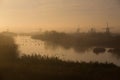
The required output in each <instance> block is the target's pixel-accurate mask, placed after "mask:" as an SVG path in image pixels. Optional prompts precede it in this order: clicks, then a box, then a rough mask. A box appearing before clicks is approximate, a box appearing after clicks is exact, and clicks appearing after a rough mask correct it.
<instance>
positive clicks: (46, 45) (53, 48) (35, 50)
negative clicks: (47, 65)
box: [15, 36, 120, 66]
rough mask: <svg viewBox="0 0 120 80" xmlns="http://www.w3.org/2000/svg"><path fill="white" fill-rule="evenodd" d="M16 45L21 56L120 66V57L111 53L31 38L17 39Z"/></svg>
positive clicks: (20, 37) (19, 37)
mask: <svg viewBox="0 0 120 80" xmlns="http://www.w3.org/2000/svg"><path fill="white" fill-rule="evenodd" d="M15 41H16V44H18V45H19V51H20V56H21V55H24V54H26V55H32V54H38V55H39V54H40V55H41V56H48V57H58V58H59V59H62V60H65V61H68V60H69V61H79V62H82V61H84V62H91V61H92V62H96V61H97V62H102V63H105V62H108V63H114V64H116V65H118V66H120V58H118V57H120V55H116V54H113V53H110V52H107V49H106V51H105V52H102V54H101V52H100V53H99V54H95V53H94V52H93V48H88V47H78V46H74V47H73V46H72V47H71V46H68V45H65V46H64V45H58V44H55V43H50V42H44V41H40V40H34V39H31V37H30V36H17V37H15Z"/></svg>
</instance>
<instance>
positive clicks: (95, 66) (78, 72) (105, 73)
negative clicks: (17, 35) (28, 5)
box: [0, 36, 120, 80]
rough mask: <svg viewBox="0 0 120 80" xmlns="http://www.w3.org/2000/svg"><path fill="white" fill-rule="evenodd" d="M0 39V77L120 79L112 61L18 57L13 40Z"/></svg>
mask: <svg viewBox="0 0 120 80" xmlns="http://www.w3.org/2000/svg"><path fill="white" fill-rule="evenodd" d="M0 39H1V40H0V44H2V45H0V47H1V48H0V57H1V58H3V59H1V62H0V80H120V68H119V67H117V66H115V65H114V64H107V63H106V64H102V63H97V62H96V63H92V62H91V63H85V62H82V63H78V62H70V61H68V62H65V61H62V60H59V59H58V58H48V57H42V56H37V55H34V56H22V57H21V58H18V57H17V54H18V53H17V46H16V45H15V44H14V40H13V39H12V38H11V37H9V36H1V37H0ZM6 43H7V44H6ZM8 44H9V46H8ZM3 45H4V47H2V46H3ZM5 45H6V46H5ZM13 46H14V47H13ZM3 54H6V55H7V56H6V55H3Z"/></svg>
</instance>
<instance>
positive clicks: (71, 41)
mask: <svg viewBox="0 0 120 80" xmlns="http://www.w3.org/2000/svg"><path fill="white" fill-rule="evenodd" d="M32 38H33V39H38V40H42V41H45V42H48V43H52V44H55V45H60V46H62V47H64V48H65V49H70V48H71V47H72V48H74V49H75V50H76V51H78V52H80V51H83V52H84V51H86V50H87V49H89V48H93V49H94V50H93V51H95V53H101V52H105V48H110V50H109V51H108V52H111V53H117V54H118V53H120V35H119V34H118V35H117V34H113V33H102V32H88V33H80V32H76V33H64V32H57V31H46V32H43V33H41V34H35V35H32ZM96 51H97V52H96Z"/></svg>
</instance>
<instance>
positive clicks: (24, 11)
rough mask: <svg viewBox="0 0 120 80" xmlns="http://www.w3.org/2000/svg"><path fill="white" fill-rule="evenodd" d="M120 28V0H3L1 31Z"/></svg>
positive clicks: (117, 29) (1, 1)
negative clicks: (107, 26)
mask: <svg viewBox="0 0 120 80" xmlns="http://www.w3.org/2000/svg"><path fill="white" fill-rule="evenodd" d="M107 22H108V23H109V26H110V27H111V29H112V30H113V31H115V32H119V30H120V0H0V31H4V30H6V29H7V28H9V30H11V31H15V32H31V31H37V30H39V29H40V28H41V29H42V30H57V31H68V32H71V31H75V30H76V29H77V28H78V27H79V28H80V29H81V31H87V30H88V29H89V28H91V27H94V28H96V29H98V30H102V29H103V28H104V27H106V23H107Z"/></svg>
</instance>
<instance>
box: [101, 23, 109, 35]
mask: <svg viewBox="0 0 120 80" xmlns="http://www.w3.org/2000/svg"><path fill="white" fill-rule="evenodd" d="M106 25H107V27H106V28H103V29H105V33H106V34H110V33H111V31H110V30H111V28H110V27H109V24H108V23H106Z"/></svg>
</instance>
